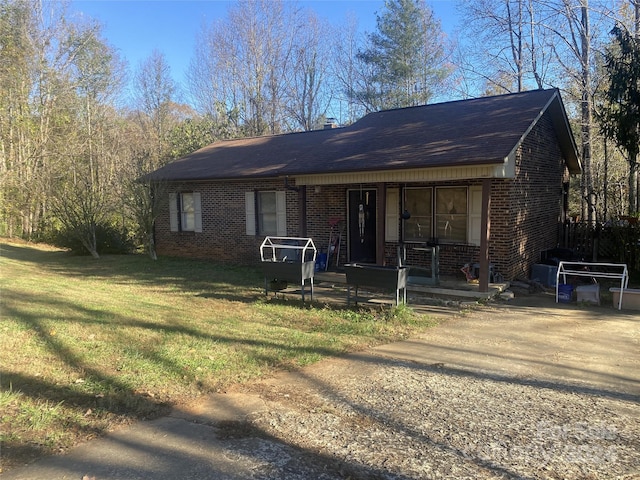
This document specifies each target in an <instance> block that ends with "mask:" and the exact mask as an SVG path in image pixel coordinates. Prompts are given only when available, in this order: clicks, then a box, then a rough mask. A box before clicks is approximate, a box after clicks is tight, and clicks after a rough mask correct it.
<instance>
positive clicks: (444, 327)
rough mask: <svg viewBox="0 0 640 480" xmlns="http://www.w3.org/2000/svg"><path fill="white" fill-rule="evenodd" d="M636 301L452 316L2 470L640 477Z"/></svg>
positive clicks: (522, 306)
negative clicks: (64, 453) (632, 307)
mask: <svg viewBox="0 0 640 480" xmlns="http://www.w3.org/2000/svg"><path fill="white" fill-rule="evenodd" d="M635 313H636V314H635V315H634V314H630V313H620V312H618V311H616V310H613V309H612V308H611V307H604V306H603V307H595V306H594V307H579V306H576V305H556V304H555V303H554V302H553V299H552V298H550V297H545V296H530V297H525V298H523V299H516V300H515V301H514V302H512V303H510V304H507V305H499V306H492V307H482V308H479V309H477V310H476V311H473V312H471V313H470V314H468V315H465V316H464V317H458V316H455V315H452V314H449V318H448V319H447V320H445V321H443V323H441V324H440V325H439V326H437V327H435V328H433V329H431V330H430V331H428V332H427V333H425V334H424V335H423V336H421V337H420V338H416V339H412V340H410V341H406V342H400V343H395V344H391V345H385V346H382V347H378V348H374V349H371V350H368V351H365V352H361V353H357V354H354V355H350V356H349V357H347V358H341V359H333V360H328V361H323V362H321V363H319V364H316V365H313V366H311V367H309V368H305V369H303V370H301V371H297V372H291V373H287V374H282V375H279V376H277V377H274V378H270V379H266V380H264V381H261V382H258V383H255V384H252V385H246V386H242V387H238V388H236V389H234V390H232V391H229V392H226V393H224V394H220V395H216V396H214V397H212V398H210V399H208V400H207V401H206V402H203V403H201V404H199V405H197V406H194V407H193V408H191V409H189V410H182V411H176V412H174V414H173V415H172V416H171V417H169V418H167V419H163V420H161V421H156V422H149V423H147V424H143V425H140V426H138V427H134V428H133V429H132V430H131V431H128V432H123V433H119V434H116V435H114V436H113V437H112V438H110V439H109V438H108V439H105V440H102V441H100V442H102V443H96V446H94V447H86V448H85V450H82V449H80V450H78V451H77V452H75V453H71V454H70V456H69V457H67V461H66V463H65V461H64V458H65V457H61V458H62V460H60V459H58V460H57V462H58V463H57V464H55V462H53V465H54V466H55V465H58V466H57V467H55V468H57V470H56V469H55V468H54V467H51V465H52V464H51V462H50V463H49V466H50V467H51V468H50V469H49V470H39V471H37V470H35V469H32V470H31V471H28V470H25V471H23V472H22V473H23V474H24V475H22V476H21V475H19V474H18V475H16V476H10V477H9V478H39V477H38V476H37V475H38V474H43V473H44V474H46V475H47V478H63V475H67V476H66V478H76V477H73V476H72V475H74V474H79V473H83V474H85V473H86V474H89V475H92V476H95V478H96V479H97V480H100V479H101V478H110V479H116V478H123V479H124V478H155V479H161V478H167V479H169V478H198V479H204V478H211V479H213V478H228V479H236V478H237V479H240V478H252V479H274V478H281V479H311V478H313V479H337V478H351V479H403V480H404V479H428V478H433V479H440V478H455V479H463V478H469V479H489V478H509V479H511V478H524V479H539V478H550V479H581V478H583V479H614V478H617V479H637V478H640V353H639V352H640V318H639V317H640V316H639V315H637V312H635ZM187 428H188V429H190V430H189V433H185V432H186V430H185V429H187ZM196 429H197V430H196ZM154 445H158V448H155V447H154ZM160 447H162V448H160ZM162 449H164V450H163V451H161V450H162ZM181 449H182V450H184V451H182V450H181ZM125 459H126V460H125ZM169 459H171V460H169ZM125 461H126V464H127V468H128V470H127V468H125V467H123V466H122V464H123V463H125ZM74 462H75V463H74ZM153 462H156V463H155V469H154V470H149V469H143V466H146V465H150V464H151V463H153ZM74 464H75V465H80V467H77V468H75V467H71V465H74ZM43 465H45V466H46V463H45V464H43ZM130 465H138V466H139V467H136V468H132V467H131V466H130ZM74 468H75V469H74ZM148 468H151V467H148ZM82 469H84V470H82ZM132 472H135V475H134V474H133V473H132ZM149 472H153V474H151V473H149ZM16 473H20V472H16ZM31 474H33V476H30V475H31ZM176 475H178V476H176ZM40 478H44V477H40ZM77 478H82V475H80V476H78V477H77ZM89 478H90V477H89Z"/></svg>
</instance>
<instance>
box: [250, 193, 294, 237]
mask: <svg viewBox="0 0 640 480" xmlns="http://www.w3.org/2000/svg"><path fill="white" fill-rule="evenodd" d="M286 195H287V194H286V192H275V191H255V192H246V193H245V213H246V227H247V235H280V236H286V235H287V208H286V198H287V197H286Z"/></svg>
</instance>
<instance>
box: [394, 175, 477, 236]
mask: <svg viewBox="0 0 640 480" xmlns="http://www.w3.org/2000/svg"><path fill="white" fill-rule="evenodd" d="M403 200H404V209H405V210H408V211H409V213H410V214H411V217H410V218H409V219H408V220H405V221H404V233H403V237H404V241H405V242H426V241H429V240H431V239H438V241H439V242H441V243H470V244H473V245H479V244H480V209H481V208H482V205H481V203H480V202H481V200H482V189H481V187H475V186H474V187H407V188H405V189H404V197H403Z"/></svg>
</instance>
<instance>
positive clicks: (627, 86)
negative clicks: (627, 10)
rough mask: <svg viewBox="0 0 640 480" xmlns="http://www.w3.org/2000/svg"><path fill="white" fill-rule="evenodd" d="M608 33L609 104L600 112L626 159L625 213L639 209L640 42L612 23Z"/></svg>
mask: <svg viewBox="0 0 640 480" xmlns="http://www.w3.org/2000/svg"><path fill="white" fill-rule="evenodd" d="M611 34H612V35H613V36H614V48H611V49H610V50H609V51H608V52H607V55H606V67H607V72H608V77H609V84H608V86H607V90H606V92H605V96H606V99H607V100H608V102H609V105H608V107H607V109H606V111H605V112H604V114H603V123H604V127H603V130H604V132H605V134H606V135H607V136H608V137H610V138H612V139H613V140H614V141H616V142H617V144H618V146H619V147H620V148H621V149H622V150H623V151H624V152H625V153H626V156H627V161H628V162H629V213H630V214H633V213H636V212H638V211H639V209H640V205H638V199H637V194H636V181H637V179H636V177H637V171H638V156H639V154H640V42H639V41H638V39H637V38H634V37H633V36H632V35H631V34H630V33H629V31H628V30H627V29H625V28H624V27H622V26H620V25H616V26H615V27H614V28H613V30H611Z"/></svg>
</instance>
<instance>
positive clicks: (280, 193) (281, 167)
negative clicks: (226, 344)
mask: <svg viewBox="0 0 640 480" xmlns="http://www.w3.org/2000/svg"><path fill="white" fill-rule="evenodd" d="M580 171H581V166H580V161H579V158H578V154H577V151H576V145H575V141H574V137H573V135H572V133H571V130H570V127H569V122H568V119H567V115H566V111H565V109H564V106H563V103H562V100H561V98H560V94H559V92H558V90H556V89H549V90H535V91H529V92H523V93H516V94H508V95H498V96H492V97H483V98H477V99H470V100H460V101H452V102H445V103H438V104H431V105H426V106H419V107H409V108H401V109H395V110H387V111H381V112H377V113H370V114H368V115H366V116H365V117H363V118H362V119H360V120H358V121H357V122H355V123H354V124H352V125H350V126H348V127H342V128H325V129H323V130H317V131H311V132H301V133H289V134H283V135H272V136H263V137H256V138H243V139H238V140H228V141H220V142H216V143H213V144H211V145H209V146H207V147H204V148H202V149H200V150H198V151H196V152H194V153H192V154H190V155H187V156H185V157H183V158H181V159H179V160H176V161H174V162H172V163H170V164H168V165H166V166H165V167H163V168H161V169H159V170H156V171H155V172H153V173H152V174H150V175H149V176H148V177H147V179H148V180H150V181H152V182H162V183H163V185H164V186H165V187H166V188H165V189H166V190H168V191H169V195H168V201H167V202H166V208H165V209H164V210H163V211H162V212H161V213H160V215H159V216H158V218H157V220H156V224H155V240H156V247H157V251H158V253H159V254H160V255H174V256H185V257H196V258H211V259H215V260H217V261H221V262H225V263H237V264H252V263H255V262H257V261H258V260H259V258H260V257H259V246H260V244H261V242H262V241H263V239H264V237H265V236H266V235H278V236H300V237H311V238H313V239H314V242H315V243H316V245H317V246H318V248H319V249H326V248H327V245H328V243H329V233H330V223H331V222H335V221H337V220H339V222H340V223H339V224H338V227H339V228H341V229H342V233H343V240H342V242H341V248H340V252H339V254H340V264H341V265H342V264H344V263H345V262H367V263H377V264H381V265H393V264H396V262H397V251H398V248H397V247H398V245H399V244H400V243H401V242H404V244H405V246H406V248H407V251H408V263H409V264H412V265H420V264H421V263H423V262H424V263H425V265H424V266H425V267H428V266H429V263H430V259H429V260H427V259H426V258H425V257H426V256H425V255H424V254H420V252H419V251H417V250H414V249H413V248H411V247H412V246H419V245H424V244H425V243H426V242H437V243H438V244H439V246H440V272H441V273H442V274H457V275H462V274H461V273H460V271H459V269H460V268H461V267H462V266H463V265H464V264H466V263H469V262H479V263H480V268H481V270H480V280H481V289H482V288H486V282H483V281H482V279H483V278H485V275H484V274H483V272H484V273H486V274H487V275H486V276H487V277H488V264H489V262H490V263H491V264H493V265H494V268H495V269H496V270H497V271H498V272H499V273H500V274H501V275H502V276H503V277H504V278H505V279H507V280H510V279H514V278H518V277H522V278H527V277H528V275H529V271H530V268H531V265H532V264H533V263H536V262H537V261H539V257H540V252H541V251H543V250H545V249H549V248H553V247H555V246H556V244H557V241H558V238H557V232H558V228H557V226H558V224H559V222H562V221H564V218H565V215H566V211H567V191H568V182H569V179H570V176H571V175H574V174H578V173H580ZM406 212H408V213H409V214H410V217H409V218H408V219H403V216H405V217H406V216H407V215H406ZM403 214H405V215H403ZM483 284H484V285H483Z"/></svg>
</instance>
